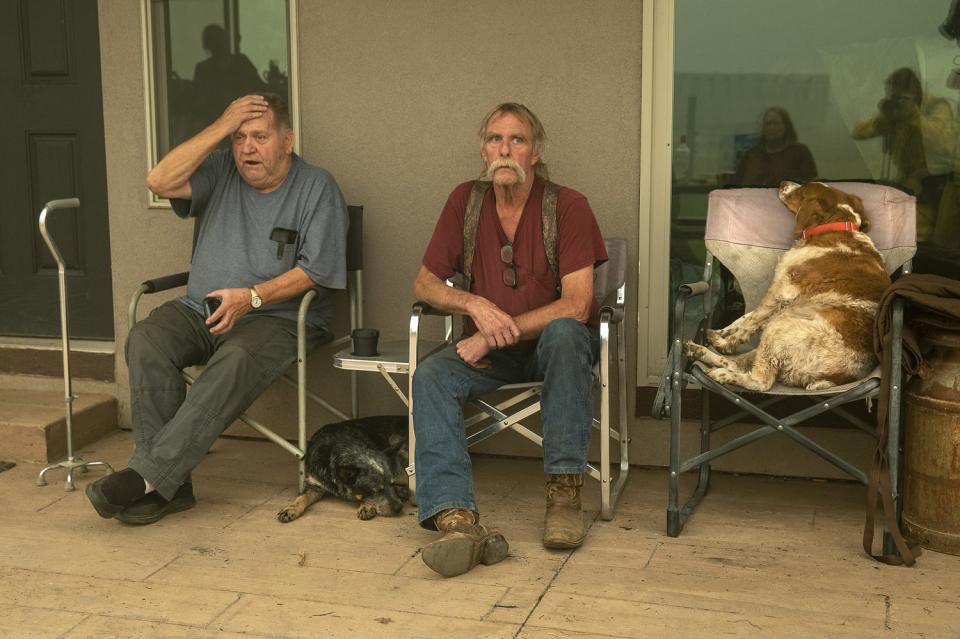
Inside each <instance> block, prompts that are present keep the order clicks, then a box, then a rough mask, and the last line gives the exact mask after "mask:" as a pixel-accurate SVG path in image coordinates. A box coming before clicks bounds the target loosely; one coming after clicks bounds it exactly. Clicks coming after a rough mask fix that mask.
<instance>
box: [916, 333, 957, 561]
mask: <svg viewBox="0 0 960 639" xmlns="http://www.w3.org/2000/svg"><path fill="white" fill-rule="evenodd" d="M923 342H924V343H925V344H926V345H927V346H929V347H931V349H932V350H931V351H930V353H929V354H927V355H926V356H925V357H924V366H923V368H922V370H921V371H920V372H919V373H918V374H917V375H916V376H915V377H914V378H913V379H912V380H911V381H910V384H909V385H908V386H907V397H906V404H907V406H906V411H905V412H906V428H905V430H906V433H905V442H904V460H903V461H904V486H903V526H904V532H905V533H906V535H907V537H909V538H910V539H912V540H913V541H916V542H917V543H919V544H920V545H921V546H923V547H924V548H929V549H931V550H936V551H938V552H945V553H950V554H953V555H960V332H949V331H943V330H938V329H929V330H928V331H926V332H925V334H924V335H923Z"/></svg>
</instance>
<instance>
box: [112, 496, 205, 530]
mask: <svg viewBox="0 0 960 639" xmlns="http://www.w3.org/2000/svg"><path fill="white" fill-rule="evenodd" d="M196 505H197V500H196V498H191V499H173V500H172V501H170V502H169V503H168V504H167V505H166V506H163V507H162V508H159V509H158V510H157V511H156V512H152V513H148V514H143V515H129V514H125V513H124V512H122V511H121V512H120V513H118V514H117V515H115V517H116V519H117V521H120V522H123V523H125V524H131V525H134V526H144V525H146V524H152V523H155V522H158V521H160V520H161V519H163V518H164V517H166V516H167V515H172V514H173V513H179V512H182V511H184V510H190V509H191V508H193V507H194V506H196Z"/></svg>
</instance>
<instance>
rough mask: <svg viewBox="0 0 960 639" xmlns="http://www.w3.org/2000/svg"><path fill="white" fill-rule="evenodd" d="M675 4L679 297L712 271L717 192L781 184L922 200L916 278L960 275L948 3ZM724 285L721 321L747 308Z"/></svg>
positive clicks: (675, 273)
mask: <svg viewBox="0 0 960 639" xmlns="http://www.w3.org/2000/svg"><path fill="white" fill-rule="evenodd" d="M675 2H676V4H675V6H676V12H675V16H676V22H675V24H676V32H675V47H676V49H675V56H674V71H675V75H674V111H673V149H674V157H673V185H672V196H673V197H672V204H671V254H670V256H671V259H670V267H671V268H670V271H671V291H672V290H674V289H675V286H674V284H676V283H677V282H680V281H689V280H691V279H699V278H700V276H701V274H702V269H703V259H704V248H703V229H704V221H705V215H706V202H707V194H708V193H709V191H710V190H712V189H715V188H720V187H723V186H775V185H777V184H779V182H780V181H781V180H785V179H789V180H798V181H806V180H810V179H814V178H818V179H824V180H872V181H877V182H884V183H890V184H893V185H895V186H898V187H899V188H902V189H904V190H906V191H908V192H910V193H912V194H913V195H915V196H916V197H917V200H918V220H917V237H918V240H919V248H918V253H917V257H916V258H915V260H914V268H915V270H916V271H917V272H928V273H929V272H934V273H940V274H942V275H946V276H948V277H952V278H958V277H960V172H958V171H957V161H956V160H957V153H956V150H957V142H958V134H960V127H958V124H957V119H956V112H957V111H956V107H957V99H958V97H960V94H958V90H960V81H958V80H960V48H958V46H957V41H956V40H955V39H954V37H951V34H954V35H955V36H960V16H952V15H951V16H948V12H949V10H950V8H951V3H950V2H948V1H947V0H943V1H942V2H903V1H902V0H870V2H834V1H833V0H806V1H805V2H802V3H798V2H792V1H791V0H738V1H737V2H717V1H716V0H675ZM953 4H954V5H956V4H957V3H953ZM814 17H815V19H814ZM941 25H944V28H943V29H942V30H941V29H940V27H941ZM718 277H723V278H724V279H725V280H726V279H729V278H728V277H727V276H726V275H725V274H724V273H721V274H719V275H718ZM724 290H725V292H726V295H725V296H723V297H722V298H721V299H720V300H716V306H715V308H714V311H715V313H716V315H717V316H718V317H719V318H720V322H721V324H723V323H726V322H728V321H732V320H733V319H735V318H736V317H737V316H738V315H739V314H741V313H742V312H743V307H742V300H741V299H739V296H738V295H737V293H736V288H735V286H734V285H733V283H732V282H728V283H727V285H726V286H725V287H724ZM694 311H696V309H694ZM690 315H691V313H690V312H688V316H690ZM691 324H692V323H691ZM684 333H685V334H689V333H687V331H686V330H685V331H684Z"/></svg>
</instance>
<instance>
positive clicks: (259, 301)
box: [250, 287, 263, 308]
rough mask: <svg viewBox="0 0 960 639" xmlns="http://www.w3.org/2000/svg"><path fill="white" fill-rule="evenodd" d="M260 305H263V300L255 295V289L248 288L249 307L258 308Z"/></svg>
mask: <svg viewBox="0 0 960 639" xmlns="http://www.w3.org/2000/svg"><path fill="white" fill-rule="evenodd" d="M261 304H263V300H262V299H260V296H259V295H257V289H255V288H253V287H250V306H252V307H253V308H260V305H261Z"/></svg>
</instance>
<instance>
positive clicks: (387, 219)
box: [100, 0, 870, 476]
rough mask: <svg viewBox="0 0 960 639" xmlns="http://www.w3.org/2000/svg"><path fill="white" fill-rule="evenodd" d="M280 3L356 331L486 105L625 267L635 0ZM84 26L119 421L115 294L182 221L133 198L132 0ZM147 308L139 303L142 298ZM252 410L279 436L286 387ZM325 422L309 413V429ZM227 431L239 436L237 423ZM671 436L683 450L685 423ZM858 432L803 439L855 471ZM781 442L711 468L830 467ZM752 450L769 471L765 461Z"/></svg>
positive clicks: (138, 137) (136, 194)
mask: <svg viewBox="0 0 960 639" xmlns="http://www.w3.org/2000/svg"><path fill="white" fill-rule="evenodd" d="M298 9H299V34H298V35H299V43H300V44H299V65H300V80H301V96H300V98H301V100H300V104H301V113H302V127H301V128H302V130H301V131H300V132H299V134H300V135H301V136H302V142H303V146H302V148H303V155H304V157H305V158H306V159H307V160H309V161H311V162H314V163H316V164H319V165H321V166H324V167H325V168H327V169H329V170H330V171H331V172H332V173H333V174H334V175H335V176H336V177H337V179H338V181H339V182H340V186H341V188H342V189H343V191H344V193H345V194H346V196H347V199H348V201H349V202H350V203H355V204H363V205H364V206H365V207H366V210H365V239H364V246H365V257H366V263H365V277H366V281H365V296H366V305H365V315H366V324H367V325H368V326H373V327H376V328H379V329H380V331H381V334H382V339H404V338H405V336H406V326H407V318H408V315H409V309H410V303H411V296H412V294H411V282H412V280H413V277H414V275H415V273H416V271H417V268H418V266H419V260H420V257H421V255H422V252H423V248H424V246H425V243H426V241H427V238H428V237H429V234H430V233H431V231H432V229H433V225H434V223H435V221H436V217H437V215H438V214H439V212H440V209H441V207H442V205H443V202H444V201H445V199H446V197H447V195H448V193H449V192H450V190H451V189H452V188H453V186H454V185H456V184H457V183H459V182H461V181H463V180H466V179H470V178H472V177H474V176H475V175H476V174H477V172H478V170H479V167H480V163H479V146H478V139H477V137H476V129H477V126H478V123H479V119H480V118H481V117H482V115H483V114H484V113H485V112H486V111H487V110H488V109H489V108H491V107H492V106H493V105H495V104H497V103H498V102H502V101H505V100H515V101H520V102H524V103H525V104H527V105H528V106H530V107H531V108H532V109H533V110H534V111H535V112H536V113H537V114H538V115H539V116H540V118H541V119H542V120H543V122H544V125H545V127H546V129H547V133H548V136H549V138H550V140H549V142H548V146H547V149H546V153H545V158H546V160H547V162H548V163H549V165H550V167H551V173H552V176H553V179H555V180H556V181H558V182H560V183H563V184H568V185H570V186H572V187H575V188H577V189H578V190H580V191H581V192H583V193H585V194H586V195H587V197H588V198H589V200H590V202H591V204H592V205H593V208H594V211H595V212H596V214H597V217H598V219H599V222H600V226H601V228H602V229H603V231H604V233H605V234H607V235H620V236H623V237H626V238H627V240H628V242H629V251H630V253H629V262H630V264H631V265H636V264H637V263H638V251H639V250H640V249H639V248H638V244H639V245H640V246H642V245H643V244H642V242H640V241H639V240H640V239H641V238H643V237H645V233H644V232H642V231H641V229H639V227H638V220H639V217H640V216H639V211H638V207H639V204H638V201H639V198H638V191H639V171H640V166H639V122H640V98H641V96H640V38H641V21H640V16H641V5H640V3H638V2H634V1H631V0H628V1H623V2H621V1H617V0H602V1H596V2H580V1H576V2H574V1H567V2H562V1H555V0H525V1H522V2H517V1H510V2H490V3H485V4H482V5H474V4H469V3H465V2H448V1H435V2H428V1H414V0H411V1H408V2H387V1H386V0H365V1H363V0H351V1H347V0H330V1H325V2H319V1H316V2H314V1H311V2H301V3H300V4H299V5H298ZM100 28H101V33H100V36H101V54H102V57H103V94H104V122H105V128H106V146H107V180H108V189H109V207H110V231H111V249H112V253H113V260H114V262H113V267H114V278H113V282H114V300H115V316H116V336H117V344H118V354H117V385H118V395H119V400H120V404H121V407H122V421H123V424H124V425H129V400H128V388H127V381H126V376H127V371H126V366H125V365H124V362H123V349H122V344H123V342H124V340H125V338H126V334H127V328H126V306H127V301H128V300H129V298H130V295H131V293H132V292H133V290H134V289H135V288H136V286H137V284H138V283H139V282H140V281H142V280H143V279H146V278H148V277H153V276H156V275H159V274H165V273H172V272H177V271H180V270H184V269H186V268H187V267H188V258H189V249H190V242H191V229H190V225H189V224H188V223H184V222H182V221H180V220H178V219H176V218H175V216H174V215H173V214H172V213H171V212H170V211H169V210H164V209H149V208H148V206H147V201H148V200H147V192H146V188H145V187H144V178H145V175H146V171H147V147H146V117H145V108H144V91H145V88H144V79H143V51H142V50H141V49H142V47H141V37H140V33H141V31H140V3H139V2H120V1H118V0H100ZM631 271H632V272H630V273H629V281H628V285H627V291H628V295H629V299H630V300H631V303H630V305H629V308H628V312H627V327H626V334H627V348H626V353H627V367H626V368H627V373H628V380H627V387H628V389H630V391H629V397H628V401H627V406H628V407H630V409H629V411H630V412H631V414H632V407H633V405H634V393H633V390H632V389H633V388H634V385H635V379H634V371H635V366H634V365H633V361H634V358H635V357H636V344H635V341H636V340H635V335H636V332H637V327H636V317H637V312H636V302H635V293H636V290H637V273H636V272H635V271H636V268H632V269H631ZM155 303H156V302H155V301H154V300H148V301H147V303H146V305H145V308H147V309H148V308H149V307H151V306H152V305H154V304H155ZM330 356H331V351H329V350H327V351H324V352H320V353H318V354H317V355H315V356H314V357H313V358H312V359H311V366H310V368H311V372H310V386H311V388H313V389H314V390H316V391H317V392H320V393H322V394H324V395H325V396H331V395H332V397H333V398H334V401H335V402H336V403H337V405H339V406H340V407H342V408H343V409H345V410H346V409H347V408H348V406H349V401H348V395H347V388H348V379H349V376H348V374H347V373H344V372H342V371H337V370H334V369H333V368H332V367H331V365H330V361H331V359H330ZM359 377H360V380H361V412H362V413H363V414H368V415H369V414H377V413H402V412H404V407H403V405H402V404H401V403H400V401H399V400H398V399H397V397H396V396H395V395H394V394H393V392H392V391H391V390H390V389H389V388H388V386H387V385H386V384H385V383H384V382H383V380H382V379H380V377H379V376H378V375H376V374H370V373H361V374H360V375H359ZM253 412H254V413H255V415H257V416H260V417H264V418H266V417H269V418H271V420H270V421H271V423H274V424H276V423H279V424H280V425H281V428H280V430H281V432H283V433H284V434H285V435H287V436H290V435H292V434H293V433H294V432H295V424H296V413H295V398H294V394H293V392H292V391H291V390H290V389H288V388H286V387H284V386H279V387H275V388H274V389H271V391H269V392H268V393H267V394H266V395H265V396H264V397H263V398H261V400H259V401H258V402H257V404H256V405H255V406H254V410H253ZM331 420H332V418H330V417H329V416H328V415H326V414H324V413H322V412H321V411H313V412H312V413H311V417H310V421H309V423H310V424H312V425H315V426H316V425H320V424H323V423H326V422H327V421H331ZM630 421H631V436H632V445H631V461H633V462H635V463H640V464H664V463H665V462H666V459H667V450H668V442H667V434H668V430H669V424H668V423H667V422H654V421H652V420H650V419H643V418H633V417H631V420H630ZM728 430H731V432H732V431H736V432H735V433H733V432H732V434H740V432H741V430H742V429H740V428H739V427H738V428H734V429H728ZM233 432H237V433H243V434H249V433H251V431H249V430H248V429H246V428H245V427H240V429H239V430H235V431H233ZM732 434H731V435H730V436H732ZM687 435H689V440H690V441H688V440H687V439H688V438H687V437H685V438H684V447H688V446H689V445H691V444H692V443H693V442H692V440H693V438H694V437H695V435H696V428H695V427H691V428H690V429H689V432H688V433H687ZM858 435H859V434H858V433H855V432H852V431H840V430H835V429H817V432H816V433H814V434H813V436H815V437H816V438H817V439H818V440H821V441H823V443H825V444H829V443H830V442H834V443H838V444H840V445H841V448H845V449H847V450H848V451H853V452H855V454H854V457H858V456H859V457H860V458H862V460H861V461H862V464H861V465H863V464H865V462H866V459H867V457H868V456H869V455H868V454H869V450H870V448H869V446H864V445H863V441H862V437H858ZM496 440H498V441H499V442H500V443H498V444H496V447H495V448H488V449H487V450H497V451H503V452H510V453H514V454H517V453H519V454H527V453H529V454H534V455H535V454H537V451H536V450H535V449H534V448H533V447H532V445H530V444H528V443H526V441H525V440H522V439H521V438H519V437H518V436H513V435H507V436H506V438H504V437H500V438H496ZM783 445H784V444H783V442H780V441H772V442H769V443H767V444H763V445H762V450H756V449H755V448H753V447H751V448H750V449H749V450H744V451H741V452H738V453H737V454H736V455H732V456H730V457H729V458H727V459H726V460H721V461H720V462H719V463H718V464H717V465H716V466H717V467H718V468H721V469H732V470H740V471H752V472H778V473H781V474H800V475H803V474H813V475H818V476H838V471H835V470H833V469H832V468H831V467H829V466H828V465H827V464H826V463H825V462H822V461H820V460H818V459H816V458H815V457H813V456H812V455H804V454H799V455H798V454H796V453H797V451H796V449H795V448H790V449H789V450H781V448H782V447H783ZM770 460H774V461H776V462H777V464H778V465H777V467H776V468H773V467H771V468H767V463H768V462H769V461H770Z"/></svg>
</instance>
